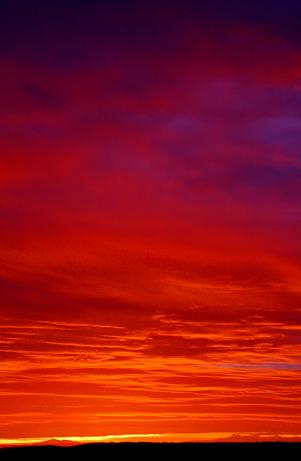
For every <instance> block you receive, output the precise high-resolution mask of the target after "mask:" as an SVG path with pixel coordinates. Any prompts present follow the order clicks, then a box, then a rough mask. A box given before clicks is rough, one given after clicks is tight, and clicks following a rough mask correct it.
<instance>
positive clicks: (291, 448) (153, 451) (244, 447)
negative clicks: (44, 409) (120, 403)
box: [0, 442, 301, 461]
mask: <svg viewBox="0 0 301 461" xmlns="http://www.w3.org/2000/svg"><path fill="white" fill-rule="evenodd" d="M261 454H262V455H263V456H269V457H270V456H273V455H274V454H275V456H280V459H283V457H289V459H301V443H294V442H292V443H285V442H279V443H277V442H266V443H264V442H262V443H98V444H86V445H77V446H71V447H56V446H32V447H14V448H2V449H0V460H5V459H26V460H27V459H41V460H42V461H44V460H45V461H46V460H48V459H53V458H54V459H55V458H59V459H71V458H72V459H77V457H79V459H85V461H88V460H90V459H93V460H95V459H106V460H107V459H113V460H114V459H115V457H117V459H120V458H122V457H126V459H128V458H129V459H132V458H133V457H134V458H135V457H136V458H137V459H142V460H143V461H144V459H145V460H147V459H148V458H149V457H153V456H162V455H163V456H164V457H167V459H170V457H176V456H179V458H180V459H183V458H184V459H185V458H186V459H187V461H188V459H189V460H190V459H206V460H207V459H208V457H212V456H227V457H228V456H229V457H230V456H239V458H240V459H241V458H242V457H246V456H254V455H256V456H257V455H259V456H260V455H261ZM268 459H270V458H268ZM155 461H157V460H155ZM185 461H186V460H185ZM255 461H257V460H255Z"/></svg>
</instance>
